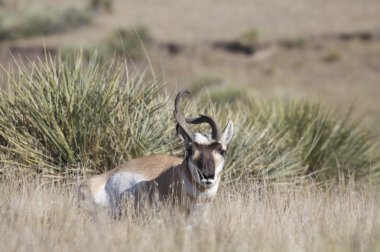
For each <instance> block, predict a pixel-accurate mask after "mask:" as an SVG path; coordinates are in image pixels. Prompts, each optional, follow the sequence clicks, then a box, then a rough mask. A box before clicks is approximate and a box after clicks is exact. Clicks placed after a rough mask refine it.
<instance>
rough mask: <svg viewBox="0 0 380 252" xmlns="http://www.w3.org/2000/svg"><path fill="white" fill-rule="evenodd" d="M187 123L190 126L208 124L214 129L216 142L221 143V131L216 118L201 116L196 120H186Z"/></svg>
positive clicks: (213, 135) (213, 136)
mask: <svg viewBox="0 0 380 252" xmlns="http://www.w3.org/2000/svg"><path fill="white" fill-rule="evenodd" d="M186 123H190V124H201V123H208V124H209V125H210V126H211V129H212V138H213V139H214V140H216V141H220V138H221V135H222V134H221V131H220V128H219V126H218V124H217V123H216V122H215V120H214V118H212V117H211V116H208V115H200V116H198V117H196V118H186Z"/></svg>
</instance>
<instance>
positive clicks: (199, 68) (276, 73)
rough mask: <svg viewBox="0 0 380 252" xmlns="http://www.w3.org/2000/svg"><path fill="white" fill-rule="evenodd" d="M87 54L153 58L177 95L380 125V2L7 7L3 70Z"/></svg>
mask: <svg viewBox="0 0 380 252" xmlns="http://www.w3.org/2000/svg"><path fill="white" fill-rule="evenodd" d="M142 44H143V45H144V47H145V48H142V47H141V45H142ZM80 49H82V50H84V51H86V52H87V51H88V52H91V51H94V50H97V51H98V53H99V54H100V55H101V57H102V58H104V59H107V57H109V58H110V57H112V56H114V55H115V54H125V56H127V57H129V58H132V59H133V61H134V62H135V64H136V65H137V66H142V65H145V64H147V57H148V58H149V60H150V61H151V62H152V65H153V69H154V71H155V72H156V74H157V75H159V76H160V77H162V78H164V80H165V81H166V82H168V84H169V87H172V88H173V90H174V88H175V87H190V88H193V89H194V90H195V89H197V88H199V87H200V86H209V87H210V88H214V87H218V86H220V85H222V86H227V87H230V86H231V87H233V88H244V89H252V90H256V91H258V93H259V94H262V95H265V96H272V95H279V94H280V95H285V96H307V97H313V98H315V99H320V100H322V101H323V102H325V103H327V104H329V105H331V106H333V107H334V108H337V109H338V110H339V111H342V112H346V111H348V110H350V108H351V107H354V114H355V115H356V116H357V117H359V118H363V119H365V120H366V121H369V122H371V123H373V122H375V123H376V122H380V106H379V102H378V96H379V95H380V1H377V0H362V1H356V0H329V1H327V0H321V1H312V0H293V1H284V0H269V1H268V0H266V1H264V0H253V1H246V0H237V1H226V0H219V1H215V0H205V1H190V0H182V1H169V0H88V1H84V0H83V1H72V0H55V1H48V0H35V1H30V0H29V1H28V0H0V63H1V64H2V65H3V66H8V64H9V62H11V61H12V57H14V58H21V59H22V60H25V59H31V60H35V59H36V58H37V57H41V56H43V54H44V52H45V51H49V52H52V53H57V52H58V50H60V51H61V52H63V53H66V52H71V51H76V50H80ZM144 49H146V52H145V51H144Z"/></svg>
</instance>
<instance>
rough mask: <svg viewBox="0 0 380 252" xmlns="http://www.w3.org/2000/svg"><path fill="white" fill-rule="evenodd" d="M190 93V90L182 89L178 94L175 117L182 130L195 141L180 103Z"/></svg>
mask: <svg viewBox="0 0 380 252" xmlns="http://www.w3.org/2000/svg"><path fill="white" fill-rule="evenodd" d="M189 95H190V92H189V91H188V90H182V91H180V92H179V93H178V94H177V96H176V98H175V104H174V118H175V120H176V121H177V123H178V125H179V127H181V129H182V131H183V132H184V133H185V134H186V136H187V137H188V138H189V139H190V140H191V141H194V133H193V132H191V130H189V128H188V127H187V125H186V119H185V117H184V116H183V114H182V112H181V110H180V108H179V103H180V101H181V99H182V98H183V97H186V96H189Z"/></svg>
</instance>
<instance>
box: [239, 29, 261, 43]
mask: <svg viewBox="0 0 380 252" xmlns="http://www.w3.org/2000/svg"><path fill="white" fill-rule="evenodd" d="M259 34H260V33H259V31H258V30H257V29H254V28H253V29H249V30H247V31H246V32H244V33H243V34H242V35H241V36H240V38H239V41H240V42H241V43H242V44H243V45H255V44H257V43H258V42H259V38H260V36H259Z"/></svg>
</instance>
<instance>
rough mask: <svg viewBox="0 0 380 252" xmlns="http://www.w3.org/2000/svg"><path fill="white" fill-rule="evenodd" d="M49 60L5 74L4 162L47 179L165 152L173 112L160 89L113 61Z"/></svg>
mask: <svg viewBox="0 0 380 252" xmlns="http://www.w3.org/2000/svg"><path fill="white" fill-rule="evenodd" d="M84 62H85V61H83V59H82V58H81V57H80V56H79V57H75V58H74V60H68V59H62V58H60V57H58V58H56V59H51V58H47V59H46V61H44V62H40V63H39V64H34V65H33V67H32V69H31V70H30V69H28V68H26V67H25V66H23V65H18V66H17V67H16V68H15V69H12V70H9V71H5V76H6V80H7V83H8V86H7V88H6V89H5V90H1V92H0V141H1V142H0V143H1V146H0V149H1V160H2V163H10V164H15V165H16V166H15V167H16V168H15V169H22V171H28V170H33V171H39V172H43V173H44V174H45V175H46V176H53V175H54V176H58V177H59V176H62V175H65V174H67V173H72V172H74V171H75V172H78V170H76V169H74V170H71V168H73V167H74V168H77V166H78V165H79V166H82V165H85V166H86V168H88V169H96V170H97V172H102V171H105V170H108V169H109V168H111V167H113V166H115V165H116V164H118V163H120V162H121V161H123V160H126V159H131V158H134V157H138V156H142V155H144V154H151V153H157V152H165V151H166V152H167V151H168V150H169V149H171V148H169V147H170V145H171V142H170V141H169V140H168V136H171V131H169V129H170V127H168V125H171V123H169V122H168V121H170V120H169V119H168V117H169V114H170V116H171V113H170V112H168V111H166V110H164V109H163V106H164V105H166V104H167V103H168V98H167V97H166V96H163V95H160V89H161V87H162V86H161V84H160V83H159V82H157V81H155V80H148V79H147V78H145V74H144V72H141V73H140V72H137V71H136V72H135V73H133V74H132V73H128V71H126V66H125V65H124V64H119V63H117V61H112V62H111V63H110V64H102V65H100V64H99V63H97V60H96V57H94V58H93V59H92V60H90V62H89V63H88V64H87V63H86V64H85V63H84Z"/></svg>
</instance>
